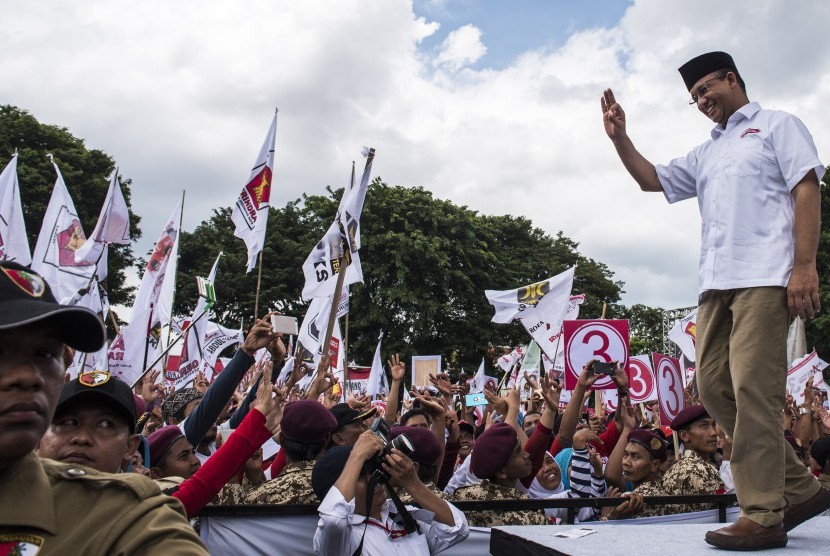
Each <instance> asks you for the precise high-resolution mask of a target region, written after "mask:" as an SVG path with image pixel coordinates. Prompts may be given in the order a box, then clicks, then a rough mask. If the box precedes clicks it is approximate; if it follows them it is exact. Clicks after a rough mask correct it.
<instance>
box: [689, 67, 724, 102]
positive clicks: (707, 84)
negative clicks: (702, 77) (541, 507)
mask: <svg viewBox="0 0 830 556" xmlns="http://www.w3.org/2000/svg"><path fill="white" fill-rule="evenodd" d="M727 75H729V72H728V71H727V72H725V73H722V74H721V75H716V76H715V77H713V78H712V79H710V80H708V81H704V82H703V84H702V85H701V86H700V87H698V88H697V94H696V95H694V94H693V95H692V98H690V99H689V104H690V105H695V104H697V101H698V100H699V99H700V97H702V96H704V95H705V94H706V93H708V92H709V89H710V88H711V87H712V81H716V80H718V79H723V78H724V77H726V76H727Z"/></svg>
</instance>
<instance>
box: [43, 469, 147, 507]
mask: <svg viewBox="0 0 830 556" xmlns="http://www.w3.org/2000/svg"><path fill="white" fill-rule="evenodd" d="M41 462H42V463H43V470H44V471H45V472H46V474H47V475H48V476H49V477H50V478H52V479H53V480H58V481H75V482H78V483H82V484H83V485H84V486H85V487H87V488H89V489H90V490H101V489H107V488H116V489H121V490H123V491H125V492H131V493H132V494H133V495H134V496H136V497H137V498H138V499H139V500H144V499H145V498H150V497H151V496H157V495H159V494H161V490H160V489H159V487H158V486H157V485H156V483H154V482H153V481H152V480H150V479H148V478H147V477H145V476H143V475H139V474H138V473H102V472H101V471H97V470H95V469H92V468H90V467H84V466H82V465H74V464H66V463H59V462H56V461H52V460H48V459H43V460H41Z"/></svg>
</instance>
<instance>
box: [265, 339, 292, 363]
mask: <svg viewBox="0 0 830 556" xmlns="http://www.w3.org/2000/svg"><path fill="white" fill-rule="evenodd" d="M265 349H267V350H268V353H270V354H271V361H273V362H274V365H276V366H277V368H279V367H280V366H281V365H282V364H283V362H284V361H285V356H286V355H287V354H288V349H286V347H285V344H284V343H283V341H282V334H281V333H277V335H276V336H275V337H274V339H273V340H271V341H270V342H268V345H266V346H265Z"/></svg>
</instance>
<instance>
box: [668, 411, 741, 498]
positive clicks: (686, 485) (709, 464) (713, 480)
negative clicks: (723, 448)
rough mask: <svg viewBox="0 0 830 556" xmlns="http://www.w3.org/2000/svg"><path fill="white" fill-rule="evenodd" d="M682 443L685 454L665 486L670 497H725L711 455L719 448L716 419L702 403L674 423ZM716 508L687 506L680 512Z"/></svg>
mask: <svg viewBox="0 0 830 556" xmlns="http://www.w3.org/2000/svg"><path fill="white" fill-rule="evenodd" d="M671 428H672V430H674V431H676V432H677V434H678V435H679V437H680V440H681V441H682V442H683V448H684V449H685V451H684V452H683V455H682V456H681V457H680V459H678V460H677V463H675V464H674V465H673V466H671V467H670V468H669V470H668V471H666V474H665V475H664V476H663V487H664V488H665V489H666V492H667V493H668V494H670V495H686V494H723V493H724V492H726V487H725V486H724V484H723V480H721V478H720V474H719V473H718V469H717V467H715V463H714V462H713V461H712V458H711V456H712V454H714V453H715V452H716V451H717V449H718V434H717V431H716V429H715V420H714V419H712V418H711V417H710V416H709V413H708V412H707V411H706V408H705V407H703V406H702V405H700V404H696V405H691V406H689V407H687V408H685V409H684V410H682V411H681V412H680V413H678V414H677V417H675V418H674V420H673V421H672V422H671ZM714 507H716V506H715V505H714V504H684V505H681V506H679V508H678V510H679V511H680V512H697V511H700V510H709V509H712V508H714Z"/></svg>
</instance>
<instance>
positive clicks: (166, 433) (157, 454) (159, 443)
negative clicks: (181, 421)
mask: <svg viewBox="0 0 830 556" xmlns="http://www.w3.org/2000/svg"><path fill="white" fill-rule="evenodd" d="M180 438H184V433H183V432H182V429H180V428H179V426H178V425H167V426H166V427H161V428H160V429H158V430H157V431H154V432H153V433H152V434H150V436H148V437H147V444H149V446H150V467H154V466H156V465H158V464H159V462H160V461H161V460H162V458H163V457H164V456H165V454H167V451H168V450H170V446H172V445H173V443H174V442H175V441H177V440H178V439H180Z"/></svg>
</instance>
